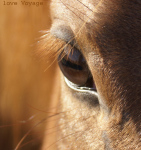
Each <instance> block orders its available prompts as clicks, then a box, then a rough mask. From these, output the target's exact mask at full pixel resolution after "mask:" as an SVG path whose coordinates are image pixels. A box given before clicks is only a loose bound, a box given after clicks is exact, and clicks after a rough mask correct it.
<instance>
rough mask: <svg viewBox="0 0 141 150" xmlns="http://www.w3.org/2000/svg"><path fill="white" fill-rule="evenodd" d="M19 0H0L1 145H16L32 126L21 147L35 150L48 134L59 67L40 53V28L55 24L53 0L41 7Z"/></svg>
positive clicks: (44, 2)
mask: <svg viewBox="0 0 141 150" xmlns="http://www.w3.org/2000/svg"><path fill="white" fill-rule="evenodd" d="M37 1H38V0H35V2H37ZM9 2H13V0H10V1H9ZM16 2H18V3H19V4H18V5H17V6H5V5H3V1H1V2H0V149H3V150H12V149H15V148H16V146H17V145H18V143H19V142H20V140H21V139H22V138H23V136H25V134H26V133H27V132H28V131H29V130H31V132H30V133H29V134H28V135H27V137H26V138H25V140H23V142H22V144H21V145H20V146H22V145H24V144H25V145H24V146H23V147H22V148H20V147H19V149H22V150H24V149H25V150H27V149H34V150H35V149H39V147H40V146H41V143H42V139H43V137H44V129H45V123H42V122H43V121H42V119H44V118H47V115H49V113H48V106H49V103H50V101H49V99H50V94H51V86H52V85H53V78H51V77H53V76H54V67H55V64H54V65H53V69H52V68H48V70H46V68H47V67H48V66H49V65H50V64H51V62H52V60H48V61H49V62H48V63H46V62H45V63H44V62H42V61H41V60H40V59H41V58H39V57H38V56H36V43H37V41H38V40H40V39H39V37H40V36H41V35H42V34H43V33H39V31H42V30H47V29H48V28H49V27H50V24H51V20H50V13H49V1H43V5H42V6H39V7H36V6H30V7H29V6H23V5H21V1H20V0H16ZM40 2H41V0H40ZM45 70H46V71H45ZM31 117H33V118H32V119H30V118H31ZM45 121H46V120H45ZM45 121H44V122H45ZM39 122H41V123H39ZM38 123H39V125H38V126H36V127H34V126H35V125H36V124H38Z"/></svg>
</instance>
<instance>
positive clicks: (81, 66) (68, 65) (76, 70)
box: [58, 45, 96, 91]
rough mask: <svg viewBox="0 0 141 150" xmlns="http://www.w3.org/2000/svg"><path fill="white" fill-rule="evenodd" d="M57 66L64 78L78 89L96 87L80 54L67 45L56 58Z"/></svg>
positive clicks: (94, 88)
mask: <svg viewBox="0 0 141 150" xmlns="http://www.w3.org/2000/svg"><path fill="white" fill-rule="evenodd" d="M58 64H59V66H60V69H61V71H62V73H63V74H64V76H65V77H66V78H67V79H68V80H69V81H71V82H72V83H74V84H76V85H77V86H79V87H88V88H92V89H93V90H95V91H96V87H95V84H94V81H93V78H92V75H91V72H90V70H89V68H88V65H87V62H86V60H85V58H84V57H83V55H82V53H81V52H80V51H79V50H78V49H77V48H75V47H72V46H70V45H67V46H66V47H65V48H64V50H63V51H62V52H61V54H60V55H59V57H58Z"/></svg>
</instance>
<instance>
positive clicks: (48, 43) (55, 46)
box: [37, 32, 75, 59]
mask: <svg viewBox="0 0 141 150" xmlns="http://www.w3.org/2000/svg"><path fill="white" fill-rule="evenodd" d="M37 46H38V47H39V49H37V54H38V55H39V56H40V57H41V58H45V59H48V58H51V57H54V58H55V59H57V57H58V56H59V55H60V54H61V52H62V51H63V50H64V49H65V48H67V49H68V54H69V53H72V54H73V49H74V46H75V45H74V46H72V45H71V44H69V43H66V42H65V41H63V40H61V39H59V38H57V37H55V36H54V35H52V34H51V33H50V32H45V34H44V35H43V36H42V37H41V39H40V40H39V41H38V45H37ZM64 56H65V54H64V55H62V58H63V57H64Z"/></svg>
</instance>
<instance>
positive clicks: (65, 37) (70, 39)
mask: <svg viewBox="0 0 141 150" xmlns="http://www.w3.org/2000/svg"><path fill="white" fill-rule="evenodd" d="M50 33H51V34H52V35H53V36H54V37H55V38H57V39H60V40H62V41H64V42H66V45H68V44H69V45H71V46H72V47H75V48H77V49H78V50H80V47H79V45H78V44H77V42H76V39H75V36H74V33H73V32H72V30H71V28H70V27H69V26H64V25H60V26H57V27H56V26H53V27H52V28H51V30H50ZM80 51H81V50H80Z"/></svg>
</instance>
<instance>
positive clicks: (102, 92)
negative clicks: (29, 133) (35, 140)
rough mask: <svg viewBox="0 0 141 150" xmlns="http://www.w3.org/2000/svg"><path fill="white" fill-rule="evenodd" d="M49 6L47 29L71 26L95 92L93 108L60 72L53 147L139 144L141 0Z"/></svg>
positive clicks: (58, 2) (59, 0)
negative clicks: (56, 124)
mask: <svg viewBox="0 0 141 150" xmlns="http://www.w3.org/2000/svg"><path fill="white" fill-rule="evenodd" d="M51 8H52V16H53V17H52V20H53V26H52V28H53V29H54V28H59V25H60V24H61V26H66V25H67V26H69V27H70V28H71V30H72V32H73V33H74V35H75V40H76V41H77V43H78V45H79V47H80V50H81V52H82V53H83V55H84V57H85V58H86V60H87V63H88V66H89V68H90V70H91V72H92V75H93V78H94V80H95V82H96V86H97V90H98V95H99V106H95V107H94V106H93V107H92V106H91V105H89V104H88V102H87V99H88V98H89V97H85V98H84V100H83V102H82V101H81V100H82V99H81V97H83V96H82V93H77V92H75V91H73V90H71V89H70V88H69V87H68V86H67V85H66V84H65V83H64V79H63V77H62V80H61V81H62V82H61V96H60V103H61V106H60V109H59V111H61V112H63V113H61V114H60V121H59V122H58V130H59V132H58V133H57V135H58V136H57V140H56V141H57V142H56V145H57V147H58V149H73V150H74V149H116V150H117V149H119V150H122V149H138V150H139V149H141V142H140V132H141V122H140V120H141V118H140V117H141V115H140V114H141V101H140V99H141V94H140V90H141V75H140V72H141V69H140V65H141V49H140V45H141V38H140V35H141V26H140V24H141V21H140V18H141V13H140V9H141V3H140V2H139V1H137V0H131V1H122V0H118V1H116V0H105V1H102V0H101V1H100V0H99V1H94V0H87V1H83V0H81V1H79V0H75V1H74V0H69V1H64V0H56V1H53V2H52V5H51ZM61 76H62V75H61ZM77 95H78V96H77ZM49 148H50V147H49Z"/></svg>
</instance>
